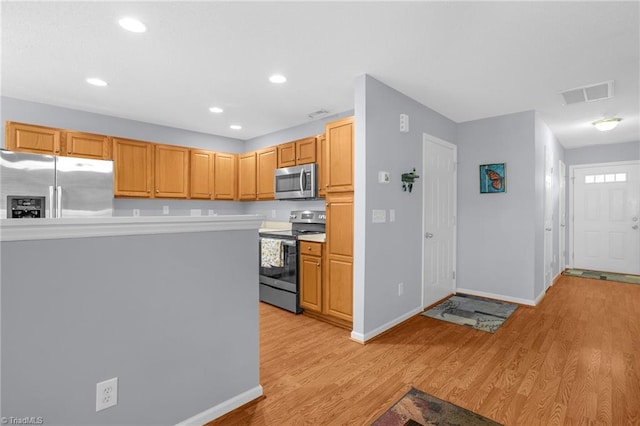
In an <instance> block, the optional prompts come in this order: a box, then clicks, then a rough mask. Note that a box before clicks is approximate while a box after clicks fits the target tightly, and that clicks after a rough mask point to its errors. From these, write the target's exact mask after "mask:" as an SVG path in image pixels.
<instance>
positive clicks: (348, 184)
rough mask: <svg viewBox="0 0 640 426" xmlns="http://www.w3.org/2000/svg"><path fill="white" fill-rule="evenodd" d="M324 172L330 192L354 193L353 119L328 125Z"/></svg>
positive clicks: (326, 186) (345, 119)
mask: <svg viewBox="0 0 640 426" xmlns="http://www.w3.org/2000/svg"><path fill="white" fill-rule="evenodd" d="M325 137H326V147H325V158H324V171H325V172H326V175H325V177H324V180H325V189H326V191H327V192H328V193H329V192H353V155H354V154H353V117H348V118H344V119H342V120H338V121H334V122H332V123H327V125H326V132H325Z"/></svg>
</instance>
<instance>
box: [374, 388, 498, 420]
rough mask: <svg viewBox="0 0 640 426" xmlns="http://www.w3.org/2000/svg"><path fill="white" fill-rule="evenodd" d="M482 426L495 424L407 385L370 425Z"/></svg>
mask: <svg viewBox="0 0 640 426" xmlns="http://www.w3.org/2000/svg"><path fill="white" fill-rule="evenodd" d="M417 425H429V426H432V425H433V426H445V425H447V426H449V425H465V426H484V425H498V426H501V425H500V423H496V422H494V421H493V420H491V419H488V418H486V417H483V416H481V415H480V414H476V413H474V412H473V411H469V410H466V409H464V408H462V407H458V406H457V405H455V404H452V403H450V402H447V401H443V400H442V399H439V398H436V397H435V396H433V395H429V394H428V393H424V392H422V391H419V390H418V389H416V388H411V390H410V391H409V392H407V393H406V394H405V396H403V397H402V399H400V401H398V402H396V403H395V405H394V406H393V407H391V408H389V409H388V410H387V411H385V412H384V413H383V414H382V415H381V416H380V417H378V419H377V420H376V421H375V422H373V423H372V426H417Z"/></svg>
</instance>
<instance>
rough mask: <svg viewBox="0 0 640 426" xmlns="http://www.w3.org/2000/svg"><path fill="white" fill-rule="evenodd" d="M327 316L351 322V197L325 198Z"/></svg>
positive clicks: (346, 194) (329, 196)
mask: <svg viewBox="0 0 640 426" xmlns="http://www.w3.org/2000/svg"><path fill="white" fill-rule="evenodd" d="M326 233H327V243H326V244H327V280H326V281H327V284H326V286H325V295H324V297H325V306H326V312H327V314H328V315H332V316H334V317H337V318H340V319H342V320H345V321H352V318H353V194H352V193H344V194H336V195H333V194H327V225H326Z"/></svg>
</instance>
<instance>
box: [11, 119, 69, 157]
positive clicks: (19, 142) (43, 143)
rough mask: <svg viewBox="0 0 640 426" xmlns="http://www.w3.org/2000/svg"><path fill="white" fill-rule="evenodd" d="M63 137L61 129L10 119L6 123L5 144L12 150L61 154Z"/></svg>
mask: <svg viewBox="0 0 640 426" xmlns="http://www.w3.org/2000/svg"><path fill="white" fill-rule="evenodd" d="M61 139H62V132H61V131H60V130H59V129H53V128H50V127H43V126H34V125H31V124H22V123H13V122H10V121H7V123H6V125H5V145H6V148H7V149H8V150H11V151H21V152H31V153H34V154H49V155H60V153H61Z"/></svg>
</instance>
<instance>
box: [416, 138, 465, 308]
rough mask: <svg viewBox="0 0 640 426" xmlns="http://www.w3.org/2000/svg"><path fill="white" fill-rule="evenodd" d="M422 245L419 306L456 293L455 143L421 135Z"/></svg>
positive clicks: (424, 305) (425, 305) (430, 303)
mask: <svg viewBox="0 0 640 426" xmlns="http://www.w3.org/2000/svg"><path fill="white" fill-rule="evenodd" d="M423 150H424V151H423V152H424V159H423V165H424V167H423V171H424V194H423V202H424V204H423V214H424V229H423V230H424V234H423V235H424V240H423V241H424V244H423V253H424V259H423V265H422V270H423V272H422V276H423V285H422V306H423V307H427V306H430V305H432V304H434V303H435V302H437V301H439V300H441V299H443V298H445V297H447V296H449V295H450V294H453V293H454V292H455V269H456V264H455V253H456V245H455V243H456V158H457V148H456V146H455V145H453V144H450V143H447V142H444V141H441V140H438V139H436V138H433V137H431V136H428V135H426V134H425V135H423Z"/></svg>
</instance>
